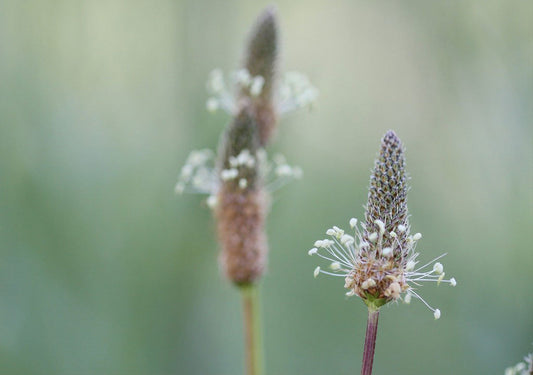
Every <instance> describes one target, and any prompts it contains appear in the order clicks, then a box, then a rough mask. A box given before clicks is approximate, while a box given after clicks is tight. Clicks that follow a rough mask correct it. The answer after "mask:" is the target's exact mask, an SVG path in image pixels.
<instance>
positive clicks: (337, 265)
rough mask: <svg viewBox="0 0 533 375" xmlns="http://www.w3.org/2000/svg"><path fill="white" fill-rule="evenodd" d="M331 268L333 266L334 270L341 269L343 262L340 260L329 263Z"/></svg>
mask: <svg viewBox="0 0 533 375" xmlns="http://www.w3.org/2000/svg"><path fill="white" fill-rule="evenodd" d="M329 268H331V269H332V270H333V271H338V270H340V269H341V264H340V263H339V262H333V263H331V264H330V265H329Z"/></svg>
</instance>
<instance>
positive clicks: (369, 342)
mask: <svg viewBox="0 0 533 375" xmlns="http://www.w3.org/2000/svg"><path fill="white" fill-rule="evenodd" d="M378 318H379V308H373V307H371V306H369V307H368V322H367V324H366V336H365V349H364V351H363V365H362V366H361V375H372V365H373V364H374V349H375V347H376V335H377V332H378Z"/></svg>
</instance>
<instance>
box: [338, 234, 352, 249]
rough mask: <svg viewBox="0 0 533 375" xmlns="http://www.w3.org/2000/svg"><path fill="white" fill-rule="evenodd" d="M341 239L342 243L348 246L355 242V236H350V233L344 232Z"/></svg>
mask: <svg viewBox="0 0 533 375" xmlns="http://www.w3.org/2000/svg"><path fill="white" fill-rule="evenodd" d="M340 240H341V243H342V244H343V245H346V246H348V245H351V244H353V243H355V238H353V237H352V236H350V235H349V234H344V235H342V237H341V239H340Z"/></svg>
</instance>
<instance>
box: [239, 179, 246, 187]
mask: <svg viewBox="0 0 533 375" xmlns="http://www.w3.org/2000/svg"><path fill="white" fill-rule="evenodd" d="M246 186H248V181H247V180H246V179H245V178H241V179H240V180H239V187H240V188H241V189H246Z"/></svg>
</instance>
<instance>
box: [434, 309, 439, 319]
mask: <svg viewBox="0 0 533 375" xmlns="http://www.w3.org/2000/svg"><path fill="white" fill-rule="evenodd" d="M433 316H434V317H435V320H437V319H439V318H440V310H439V309H435V311H434V312H433Z"/></svg>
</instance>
